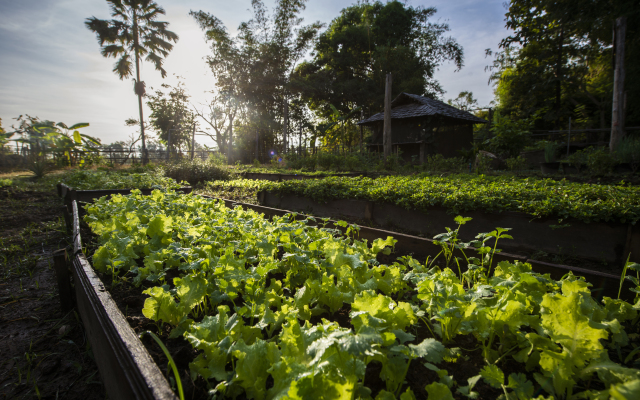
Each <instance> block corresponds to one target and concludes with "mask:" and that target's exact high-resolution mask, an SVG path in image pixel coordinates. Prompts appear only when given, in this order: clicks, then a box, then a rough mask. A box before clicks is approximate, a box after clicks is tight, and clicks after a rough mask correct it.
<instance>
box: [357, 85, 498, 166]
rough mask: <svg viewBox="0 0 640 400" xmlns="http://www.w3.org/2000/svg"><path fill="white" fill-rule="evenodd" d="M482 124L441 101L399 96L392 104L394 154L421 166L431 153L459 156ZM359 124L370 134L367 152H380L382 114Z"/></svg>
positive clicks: (464, 112) (472, 116)
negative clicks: (474, 130) (475, 127)
mask: <svg viewBox="0 0 640 400" xmlns="http://www.w3.org/2000/svg"><path fill="white" fill-rule="evenodd" d="M485 123H487V121H485V120H484V119H482V118H478V117H476V116H475V115H473V114H471V113H469V112H467V111H462V110H459V109H457V108H455V107H453V106H450V105H448V104H446V103H443V102H441V101H438V100H434V99H430V98H428V97H424V96H419V95H417V94H409V93H400V95H399V96H398V97H396V98H395V99H394V100H393V101H392V102H391V142H392V149H393V153H396V152H397V151H398V149H399V150H400V152H401V155H402V158H403V159H405V160H406V161H412V160H420V163H424V161H425V158H426V157H427V155H430V154H442V155H443V156H445V157H458V156H459V155H460V154H459V150H462V149H470V148H471V147H472V146H473V125H474V124H485ZM358 125H362V126H366V127H368V128H369V129H371V131H372V132H373V136H372V137H371V138H370V142H369V144H368V146H369V149H370V151H379V152H382V151H383V147H382V134H383V126H384V112H381V113H378V114H375V115H373V116H371V117H369V118H367V119H365V120H362V121H360V122H358Z"/></svg>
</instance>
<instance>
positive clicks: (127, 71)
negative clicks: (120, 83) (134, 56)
mask: <svg viewBox="0 0 640 400" xmlns="http://www.w3.org/2000/svg"><path fill="white" fill-rule="evenodd" d="M129 58H130V57H129V54H127V53H124V54H123V55H122V57H120V59H119V60H118V62H116V63H115V64H114V66H113V72H115V73H116V75H118V77H119V78H120V79H124V78H128V77H130V76H131V75H132V74H133V69H132V64H131V61H130V60H129Z"/></svg>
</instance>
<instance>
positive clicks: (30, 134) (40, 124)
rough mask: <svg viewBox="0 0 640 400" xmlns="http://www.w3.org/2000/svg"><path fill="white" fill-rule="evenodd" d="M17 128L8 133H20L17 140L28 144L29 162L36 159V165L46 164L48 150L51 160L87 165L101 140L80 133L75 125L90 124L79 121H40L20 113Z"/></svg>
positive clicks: (80, 126)
mask: <svg viewBox="0 0 640 400" xmlns="http://www.w3.org/2000/svg"><path fill="white" fill-rule="evenodd" d="M17 120H18V122H19V126H18V128H17V129H16V130H15V131H13V132H10V134H19V135H21V136H22V137H21V138H20V139H17V142H20V143H23V144H25V145H27V146H28V147H29V149H30V156H31V157H32V159H31V160H28V161H29V163H30V164H32V165H33V164H34V162H36V161H37V164H38V166H36V167H34V168H40V165H44V164H46V161H45V160H47V159H50V158H47V155H49V154H51V155H52V156H53V157H52V161H53V162H54V163H55V164H56V165H58V166H67V165H72V166H75V165H79V166H86V165H88V164H90V163H91V160H93V158H95V156H96V154H97V153H96V151H97V150H98V149H99V146H100V140H99V139H97V138H95V137H92V136H89V135H85V134H82V133H80V132H79V131H78V129H81V128H85V127H87V126H89V124H88V123H86V122H82V123H78V124H74V125H72V126H67V124H65V123H64V122H58V123H55V122H53V121H46V120H45V121H41V120H39V119H38V118H36V117H30V116H28V115H25V116H22V115H21V116H20V117H19V118H18V119H17Z"/></svg>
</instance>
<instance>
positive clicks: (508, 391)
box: [85, 190, 640, 400]
mask: <svg viewBox="0 0 640 400" xmlns="http://www.w3.org/2000/svg"><path fill="white" fill-rule="evenodd" d="M86 211H87V215H86V216H85V221H86V222H87V223H88V225H89V226H90V228H91V229H92V230H93V232H94V233H95V234H96V236H97V240H98V245H99V246H100V247H99V248H98V250H97V251H96V253H95V254H94V257H93V261H94V265H95V266H96V268H98V269H100V270H102V271H109V272H111V273H114V274H118V275H120V276H124V274H123V272H125V271H127V272H128V275H127V277H126V278H118V279H122V280H124V279H130V278H133V281H132V282H133V283H134V284H135V285H138V286H141V285H142V284H143V282H144V285H145V287H148V289H146V290H145V293H146V294H148V295H149V298H147V300H146V301H145V306H144V309H143V314H144V315H145V316H146V317H147V318H149V319H151V320H153V321H156V323H158V324H161V325H168V327H169V328H170V329H171V333H170V337H172V338H175V337H179V336H182V337H183V338H184V339H185V340H186V341H188V342H189V343H190V344H191V345H192V346H193V348H194V350H196V351H197V356H196V357H195V359H194V360H193V361H192V362H191V363H190V370H191V374H192V378H193V379H196V378H198V377H199V378H201V379H204V380H205V381H206V383H207V385H208V386H209V387H210V388H213V389H211V394H215V395H217V396H221V397H225V398H237V397H239V396H245V397H247V398H252V399H272V398H292V399H297V398H327V399H328V398H345V399H350V398H354V397H358V396H359V397H360V398H363V399H370V398H371V390H370V389H369V388H367V387H365V386H364V383H365V374H366V373H367V371H368V366H369V365H370V364H371V363H372V362H373V361H376V363H377V364H378V365H377V366H376V368H377V370H378V371H379V373H378V374H377V376H376V378H379V379H380V380H381V381H383V382H384V384H385V390H381V391H380V392H379V393H378V396H377V397H376V398H380V399H394V398H400V399H405V400H408V399H415V395H414V394H413V392H412V391H411V389H410V388H408V387H407V385H406V384H405V380H406V378H407V372H408V371H409V369H410V368H411V366H412V363H416V362H420V363H422V364H423V365H424V366H425V367H426V368H428V369H429V370H431V371H434V372H436V374H437V376H438V377H439V382H431V383H429V384H428V385H427V386H426V387H425V391H426V392H427V394H428V396H429V398H435V399H452V398H453V394H452V389H453V388H454V386H455V385H457V383H456V381H455V379H454V378H455V377H453V376H449V375H448V372H447V371H446V370H444V369H441V368H440V367H439V365H440V366H444V365H451V364H455V363H464V362H466V361H465V359H466V353H468V352H473V351H476V350H482V354H483V357H484V361H485V365H480V366H478V365H471V363H469V365H466V366H465V368H466V369H467V370H469V369H471V370H472V371H473V372H472V373H475V375H474V376H472V377H471V378H469V379H468V380H467V383H468V385H467V386H459V387H458V388H457V390H456V392H457V393H460V394H461V395H464V396H466V397H469V398H477V396H478V393H477V392H474V391H473V390H474V389H477V388H478V386H479V385H488V386H490V387H493V388H496V389H501V390H502V391H503V392H504V395H505V397H506V398H509V399H518V400H524V399H529V398H532V397H533V394H534V393H535V392H541V391H542V390H544V391H546V392H547V393H548V394H549V395H551V396H554V397H555V398H559V399H560V398H566V399H569V398H574V395H576V396H578V398H608V397H607V396H609V395H611V396H614V395H616V396H617V395H618V394H619V393H622V394H624V395H623V396H622V397H620V398H629V397H624V396H626V394H629V395H632V394H633V393H635V392H637V390H638V385H637V384H636V382H637V381H638V380H639V379H640V371H639V370H638V369H635V368H630V367H627V366H624V365H622V364H618V363H615V362H613V361H611V360H610V359H609V354H616V356H617V357H618V358H619V359H620V360H621V359H622V358H623V357H625V356H626V357H627V358H629V359H631V358H633V356H634V354H635V353H634V350H633V349H634V347H636V345H635V344H632V343H631V342H632V341H633V340H636V341H637V339H635V337H636V336H637V334H636V335H627V330H628V332H631V331H632V330H634V329H635V328H634V326H635V325H634V324H635V323H634V322H632V320H635V319H636V318H637V314H638V313H637V311H636V310H635V307H634V306H632V305H631V304H629V303H626V302H624V301H621V300H613V299H609V298H604V299H603V303H600V302H599V301H597V300H596V299H594V298H593V297H592V296H591V292H590V289H589V286H590V285H589V284H587V283H586V282H584V280H582V279H581V278H578V277H575V276H573V275H572V274H568V275H566V276H565V277H563V278H562V279H561V280H559V281H556V280H554V279H552V278H551V277H550V276H549V275H542V274H538V273H536V272H534V271H532V269H531V265H529V264H526V263H520V262H516V263H515V264H511V263H509V262H505V261H503V262H500V263H498V265H496V266H495V268H493V269H491V261H489V262H488V263H485V262H483V261H481V260H479V259H478V258H476V257H469V258H466V256H465V258H464V259H462V258H460V257H458V255H457V253H456V255H454V257H455V259H456V262H457V263H461V264H464V267H465V268H464V269H465V270H466V272H464V273H462V272H459V273H458V274H456V273H455V272H453V271H452V270H451V269H449V268H447V267H446V266H442V265H437V264H435V263H434V262H433V261H432V262H430V263H429V264H422V263H420V262H418V261H417V260H415V259H413V258H412V257H401V258H398V259H397V260H395V262H393V263H392V264H390V265H389V264H383V263H380V262H378V261H377V260H376V256H377V255H378V254H379V253H384V254H387V255H389V254H390V250H391V249H390V247H391V246H393V244H394V243H395V241H394V239H393V238H391V237H389V238H387V239H386V240H382V239H377V240H375V241H374V242H373V243H372V244H369V243H367V241H366V240H359V239H356V238H354V237H352V236H350V235H343V234H341V233H339V231H337V230H333V229H327V228H319V227H315V226H312V225H311V224H310V222H313V220H312V219H307V220H296V219H295V218H293V216H292V215H285V216H280V217H274V218H273V219H271V220H268V219H265V218H264V217H263V216H262V215H260V214H258V213H256V212H255V211H251V210H244V209H242V208H241V207H236V208H234V209H229V208H226V207H225V206H224V203H223V202H219V201H214V200H211V199H205V198H202V197H200V196H193V195H177V194H175V193H173V192H171V191H165V192H161V191H159V190H156V191H154V192H153V193H152V194H151V195H150V196H142V195H141V194H140V192H139V191H134V192H133V193H132V194H131V195H130V196H121V195H115V196H112V197H111V198H110V199H107V198H106V197H103V198H101V199H98V200H97V201H96V202H95V203H94V204H91V205H88V206H86ZM468 220H469V218H463V217H457V218H456V223H457V224H458V229H459V227H460V226H461V225H463V224H464V223H465V222H467V221H468ZM339 225H341V226H344V227H348V224H346V223H344V222H342V223H340V222H339ZM350 228H351V229H353V228H355V227H350ZM506 231H507V229H503V228H496V230H495V231H493V232H489V233H483V234H480V235H478V238H480V243H479V244H478V247H476V248H477V249H478V253H479V254H478V256H479V257H481V258H482V259H485V260H486V259H491V258H492V257H493V253H494V252H495V245H496V244H497V239H498V238H499V237H502V238H507V237H508V235H504V232H506ZM451 232H452V231H451V230H450V231H449V232H447V233H448V234H451ZM445 235H446V234H445ZM440 236H441V237H440V239H441V240H442V241H444V240H445V239H444V238H443V237H442V235H440ZM449 236H451V235H449ZM451 237H452V236H451ZM491 240H496V242H494V243H490V242H489V241H491ZM449 242H450V243H452V244H453V245H454V246H453V248H454V250H456V252H457V251H458V250H460V249H462V245H460V246H458V247H456V245H457V244H458V243H457V242H455V241H451V240H450V241H449ZM492 244H493V249H492V248H491V245H492ZM487 248H488V250H486V249H487ZM468 251H470V252H473V250H468ZM169 272H170V274H169ZM169 275H170V276H176V277H175V278H173V279H172V280H171V281H168V278H167V277H168V276H169ZM416 293H417V295H416ZM347 310H349V311H350V313H349V324H348V327H344V326H341V325H339V324H338V323H337V322H335V320H336V319H337V318H338V315H342V313H344V312H346V311H347ZM339 313H340V314H339ZM196 321H198V322H196ZM343 325H344V324H343ZM424 332H430V333H431V335H429V334H427V336H431V337H426V338H424V339H417V338H416V335H414V333H420V334H423V333H424ZM457 335H467V338H468V340H471V341H472V342H473V344H472V345H471V346H470V347H472V348H473V347H475V349H470V350H467V349H460V348H447V346H446V345H447V343H449V342H450V341H451V340H453V338H454V337H455V336H457ZM623 338H624V340H623ZM625 340H626V341H625ZM507 358H509V360H510V361H509V363H508V364H506V365H505V364H504V363H503V362H502V361H503V360H506V359H507ZM445 361H446V362H447V364H444V362H445ZM443 364H444V365H443ZM507 365H508V366H509V368H513V366H514V365H518V366H519V369H520V371H514V372H513V373H510V374H509V375H508V377H506V374H505V373H504V372H503V370H504V368H505V367H506V366H507ZM634 365H635V364H634ZM525 371H526V372H527V373H528V374H525V373H524V372H525ZM527 376H533V377H534V379H535V383H534V382H532V381H530V380H528V379H527ZM480 380H482V382H481V381H480ZM595 381H597V383H598V385H597V386H596V385H595V384H594V383H595ZM268 382H272V383H271V384H268ZM590 383H591V387H592V388H593V387H598V388H599V390H594V389H585V388H588V387H589V386H588V384H590ZM485 388H486V387H485Z"/></svg>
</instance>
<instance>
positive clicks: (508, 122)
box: [484, 113, 534, 157]
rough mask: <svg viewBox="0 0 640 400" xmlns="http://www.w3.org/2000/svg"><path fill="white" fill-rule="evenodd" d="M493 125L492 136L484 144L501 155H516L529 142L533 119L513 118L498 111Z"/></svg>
mask: <svg viewBox="0 0 640 400" xmlns="http://www.w3.org/2000/svg"><path fill="white" fill-rule="evenodd" d="M494 120H495V123H494V124H493V126H492V127H491V134H492V135H493V137H492V138H490V139H488V140H486V141H485V142H484V144H485V145H486V146H487V149H488V150H489V151H491V152H492V153H495V154H498V155H500V156H501V157H516V156H517V155H518V154H520V152H521V151H522V150H523V149H524V148H525V147H526V146H527V145H528V144H529V141H530V140H531V128H532V126H533V122H534V120H533V119H527V118H525V119H519V120H516V119H512V118H511V117H508V116H502V115H500V113H496V114H495V117H494Z"/></svg>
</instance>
